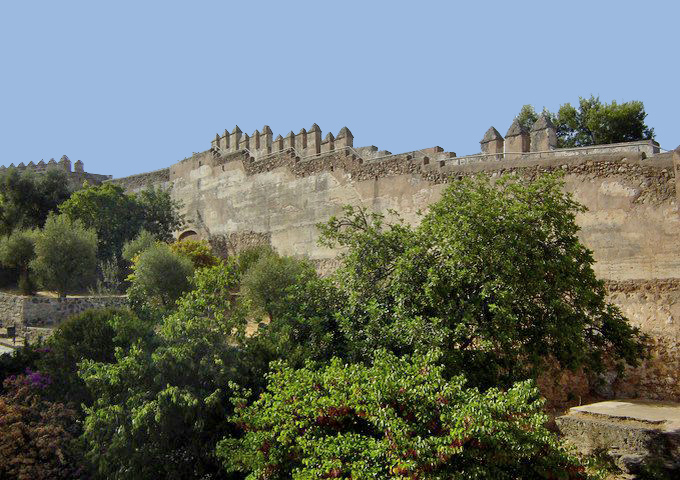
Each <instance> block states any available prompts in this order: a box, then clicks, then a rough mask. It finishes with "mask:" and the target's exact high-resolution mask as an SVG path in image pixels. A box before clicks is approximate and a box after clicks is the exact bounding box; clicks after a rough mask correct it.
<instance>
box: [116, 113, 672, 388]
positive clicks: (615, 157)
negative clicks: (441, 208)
mask: <svg viewBox="0 0 680 480" xmlns="http://www.w3.org/2000/svg"><path fill="white" fill-rule="evenodd" d="M546 120H547V119H544V120H543V121H540V119H539V122H537V124H535V125H534V127H535V128H532V129H530V130H529V131H526V130H524V129H522V128H520V127H519V126H518V125H513V126H511V128H510V129H509V131H508V135H506V137H505V138H504V137H503V136H501V135H500V133H498V131H497V130H496V129H494V128H493V127H492V128H491V129H489V131H488V132H487V133H486V135H485V136H484V138H483V140H482V142H480V144H481V150H482V153H480V154H476V155H469V156H464V157H457V156H456V154H455V153H453V152H445V151H443V149H441V148H439V147H432V148H427V149H424V150H417V151H412V152H406V153H401V154H391V153H390V152H387V151H385V150H379V149H378V148H377V147H373V146H371V147H354V145H353V137H352V134H351V132H350V131H349V130H348V129H346V128H343V129H342V130H341V131H340V132H339V133H338V135H337V136H333V135H331V134H329V135H326V137H325V139H324V140H320V138H321V131H320V129H319V128H318V126H316V125H313V126H312V127H311V128H310V129H309V130H304V129H303V130H302V131H301V132H300V133H299V134H297V135H294V134H292V133H290V134H288V135H287V136H286V137H285V138H284V137H281V136H277V137H276V138H275V139H271V137H272V132H271V129H269V128H268V127H264V128H263V129H262V132H258V131H256V132H254V133H253V135H252V136H246V135H243V134H242V133H241V132H240V130H239V129H238V127H237V128H235V129H234V131H232V133H231V134H226V133H225V134H224V135H222V136H217V137H216V138H215V140H213V142H212V147H211V149H210V150H207V151H205V152H202V153H197V154H194V155H193V156H192V157H191V158H187V159H184V160H182V161H180V162H177V163H175V164H173V165H171V166H170V167H169V169H168V170H167V171H166V170H163V171H158V172H151V173H150V174H145V175H147V176H145V175H141V176H140V175H138V176H133V177H127V178H124V179H118V180H115V181H116V182H119V183H121V184H123V185H126V187H127V188H129V189H131V190H135V189H138V188H142V183H143V181H142V180H148V181H150V182H151V183H153V184H156V185H164V186H168V187H169V188H171V193H172V195H173V197H174V198H175V199H177V200H180V201H181V202H182V203H183V205H184V213H185V214H186V218H187V220H188V224H187V226H186V227H185V229H186V232H187V234H188V233H190V232H196V233H197V234H198V235H199V236H201V237H204V238H209V239H211V241H213V242H214V243H215V244H219V245H221V246H222V247H221V248H224V249H226V250H228V251H232V252H233V251H235V250H238V249H239V248H241V247H242V246H246V245H252V244H257V243H262V242H268V243H270V244H271V245H272V246H273V247H274V248H276V249H277V250H278V251H279V252H280V253H282V254H287V255H301V256H307V257H309V258H310V259H312V260H313V261H314V262H316V264H317V265H318V267H319V269H320V270H322V271H328V270H329V269H332V268H333V267H334V265H336V264H337V262H336V260H335V259H336V255H337V252H336V251H333V250H330V249H328V248H325V247H321V246H319V245H318V242H317V241H318V231H317V227H316V225H317V224H318V223H319V222H324V221H326V220H328V218H330V217H331V216H332V215H338V214H340V213H341V212H342V210H341V209H342V206H343V205H346V204H352V205H363V206H366V207H368V208H370V209H372V210H375V211H380V212H387V211H388V210H396V211H397V212H399V213H400V215H401V216H402V217H403V218H404V219H405V220H406V221H407V222H410V223H417V222H418V221H419V219H420V216H419V212H421V211H425V210H427V208H428V206H429V205H430V204H431V203H433V202H435V201H437V200H438V199H439V198H440V195H441V192H442V190H443V189H444V188H445V187H446V184H447V183H448V182H450V181H451V180H452V179H458V178H462V177H466V176H471V175H476V174H479V173H486V174H488V175H491V176H498V175H501V174H503V173H510V172H512V173H515V174H517V175H521V176H524V177H527V178H530V179H531V178H535V177H536V176H538V175H541V174H543V173H550V172H561V173H562V174H563V175H564V181H565V188H566V190H567V191H569V192H571V193H572V194H573V195H574V198H575V199H576V200H577V201H578V202H580V203H582V204H583V205H585V206H586V207H587V209H588V210H587V211H586V212H584V213H582V214H579V216H578V217H577V222H578V223H579V225H580V227H581V233H580V235H581V238H582V240H583V242H584V243H585V245H586V246H588V247H589V248H590V249H592V250H593V252H594V253H593V254H594V258H595V261H596V263H595V267H594V268H595V271H596V273H597V274H598V276H599V277H600V278H602V279H603V280H605V281H607V282H608V284H609V285H610V289H611V298H612V300H613V301H614V302H615V303H617V304H618V305H620V306H621V308H622V309H623V311H624V313H625V314H626V315H627V316H628V317H629V318H630V319H631V321H632V322H633V323H634V324H636V325H639V326H641V327H642V328H643V330H645V331H647V332H649V333H651V334H653V335H654V336H655V337H657V338H661V339H663V341H664V342H667V343H666V344H665V345H666V346H665V347H664V348H668V349H670V350H667V351H671V352H677V351H678V350H679V349H680V310H678V308H675V303H674V302H675V301H676V300H675V299H680V254H678V249H677V243H678V238H680V215H679V214H678V207H677V202H678V200H677V199H676V190H677V189H676V173H675V172H676V170H675V169H677V168H680V151H678V152H676V153H674V152H665V153H660V149H659V146H658V145H657V144H656V143H655V142H653V141H640V142H631V143H622V144H615V145H598V146H593V147H581V148H571V149H558V148H555V143H556V142H555V138H556V137H555V135H554V130H553V129H554V127H552V126H551V124H550V123H549V122H548V121H546ZM508 138H510V139H511V140H510V146H508ZM227 139H228V140H227ZM339 139H340V140H342V141H339ZM270 140H271V141H270ZM674 156H675V164H674ZM674 165H675V166H674ZM159 172H162V173H159ZM181 233H182V232H178V234H181ZM622 285H623V286H622ZM650 285H662V286H663V288H662V290H663V294H661V293H658V294H657V293H650V288H652V287H650ZM654 288H657V287H653V288H652V290H653V291H656V290H654ZM659 288H661V287H659ZM657 290H658V288H657ZM669 302H670V303H669ZM665 363H668V362H665ZM657 367H658V366H653V368H657ZM645 368H646V369H644V370H641V372H642V373H640V375H639V376H640V378H645V376H646V373H644V372H648V371H649V369H647V367H645ZM650 368H651V367H650ZM650 378H651V377H650ZM668 378H671V380H668V381H671V382H672V381H675V380H673V379H675V378H676V377H675V376H670V377H668ZM655 381H656V380H655ZM664 381H666V380H664ZM678 381H680V375H679V376H678ZM647 383H649V382H647ZM647 383H645V382H639V383H638V385H641V386H639V389H638V390H635V392H634V393H633V394H635V395H638V394H641V395H644V394H645V392H647V391H648V390H649V389H646V387H644V385H647ZM652 383H653V382H652ZM652 383H649V384H650V385H651V384H652ZM654 385H657V386H658V382H657V383H654ZM636 388H638V387H636ZM674 391H675V390H673V392H674ZM669 392H670V390H669ZM670 395H671V394H670V393H669V396H670ZM678 395H680V392H679V393H678ZM679 399H680V398H679Z"/></svg>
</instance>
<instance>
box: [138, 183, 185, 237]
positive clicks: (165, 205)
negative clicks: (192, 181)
mask: <svg viewBox="0 0 680 480" xmlns="http://www.w3.org/2000/svg"><path fill="white" fill-rule="evenodd" d="M136 200H137V203H138V204H139V206H140V207H141V210H142V213H143V216H142V228H143V229H144V230H146V231H148V232H149V233H151V234H152V235H154V236H155V237H156V238H158V239H159V240H161V241H163V242H169V241H171V240H172V232H174V231H177V230H179V229H180V227H181V226H182V225H183V224H184V216H183V215H182V214H180V213H179V212H180V210H181V209H182V204H181V202H178V201H177V200H173V199H172V197H171V196H170V190H164V189H162V188H161V187H158V188H154V187H152V186H149V187H147V188H146V189H145V190H142V191H141V192H140V193H139V194H138V195H137V197H136Z"/></svg>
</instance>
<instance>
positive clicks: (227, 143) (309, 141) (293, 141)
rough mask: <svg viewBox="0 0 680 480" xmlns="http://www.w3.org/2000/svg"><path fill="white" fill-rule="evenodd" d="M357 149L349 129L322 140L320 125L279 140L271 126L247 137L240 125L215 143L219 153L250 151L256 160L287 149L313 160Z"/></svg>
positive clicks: (343, 129) (329, 134) (217, 136)
mask: <svg viewBox="0 0 680 480" xmlns="http://www.w3.org/2000/svg"><path fill="white" fill-rule="evenodd" d="M353 146H354V136H353V135H352V132H350V131H349V129H348V128H347V127H343V128H342V129H341V130H340V132H338V135H337V136H334V135H333V134H332V133H328V134H327V135H326V137H325V138H324V139H323V140H322V134H321V128H319V126H318V125H317V124H316V123H315V124H313V125H312V126H311V127H310V128H309V130H306V129H304V128H303V129H301V130H300V132H299V133H298V134H297V135H295V134H294V133H293V132H292V131H291V132H289V133H288V134H287V135H286V136H285V137H282V136H281V135H277V136H276V138H273V132H272V130H271V128H269V126H268V125H265V126H264V127H263V128H262V131H259V130H255V131H254V132H253V134H252V136H248V134H244V133H243V132H242V131H241V129H240V128H239V127H238V125H237V126H236V127H235V128H234V130H232V132H231V133H228V132H227V130H225V131H224V134H223V135H221V136H220V134H219V133H218V134H216V135H215V138H214V140H213V141H212V142H211V147H212V150H213V151H215V152H219V153H221V154H226V153H233V152H239V151H242V150H248V152H249V153H250V155H251V156H252V157H254V158H256V159H257V158H263V157H266V156H267V155H270V154H273V153H278V152H282V151H287V150H291V151H292V152H294V153H295V154H296V155H298V156H301V157H311V156H314V155H319V154H321V153H328V152H333V151H335V150H339V149H344V148H346V147H353Z"/></svg>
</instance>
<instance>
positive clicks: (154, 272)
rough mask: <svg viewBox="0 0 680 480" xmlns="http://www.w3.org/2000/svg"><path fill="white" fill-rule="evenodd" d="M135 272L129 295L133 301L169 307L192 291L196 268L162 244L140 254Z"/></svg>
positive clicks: (131, 277)
mask: <svg viewBox="0 0 680 480" xmlns="http://www.w3.org/2000/svg"><path fill="white" fill-rule="evenodd" d="M132 270H133V272H132V275H130V277H129V280H130V281H131V284H132V285H131V287H130V290H129V291H128V292H129V293H130V295H131V297H133V300H135V299H137V300H141V301H144V302H147V303H148V302H152V303H157V304H159V305H160V306H161V307H163V308H169V307H170V306H172V305H173V304H174V303H175V301H176V300H177V299H178V298H179V297H180V295H182V293H183V292H185V291H187V290H188V289H189V286H190V283H189V277H190V276H191V275H192V273H193V270H194V267H193V265H192V263H191V260H189V259H188V258H187V257H185V256H183V255H180V254H178V253H175V252H173V251H172V250H171V249H170V247H168V246H167V245H165V244H158V245H155V246H153V247H151V248H148V249H147V250H145V251H143V252H142V253H140V254H139V256H138V257H137V259H136V261H135V263H134V265H133V267H132Z"/></svg>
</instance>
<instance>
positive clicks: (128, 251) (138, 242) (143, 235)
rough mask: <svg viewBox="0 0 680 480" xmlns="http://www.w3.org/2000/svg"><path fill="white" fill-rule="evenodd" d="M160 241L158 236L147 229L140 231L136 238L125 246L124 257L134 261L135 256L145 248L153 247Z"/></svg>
mask: <svg viewBox="0 0 680 480" xmlns="http://www.w3.org/2000/svg"><path fill="white" fill-rule="evenodd" d="M157 242H158V238H156V236H155V235H153V234H152V233H150V232H149V231H147V230H142V231H141V232H139V235H137V236H136V237H135V238H133V239H132V240H130V241H129V242H126V243H125V245H124V246H123V259H124V260H127V261H128V262H130V263H132V261H133V260H134V258H135V257H136V256H137V255H139V254H140V253H142V252H143V251H144V250H147V249H148V248H151V247H152V246H154V245H155V244H156V243H157Z"/></svg>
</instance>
